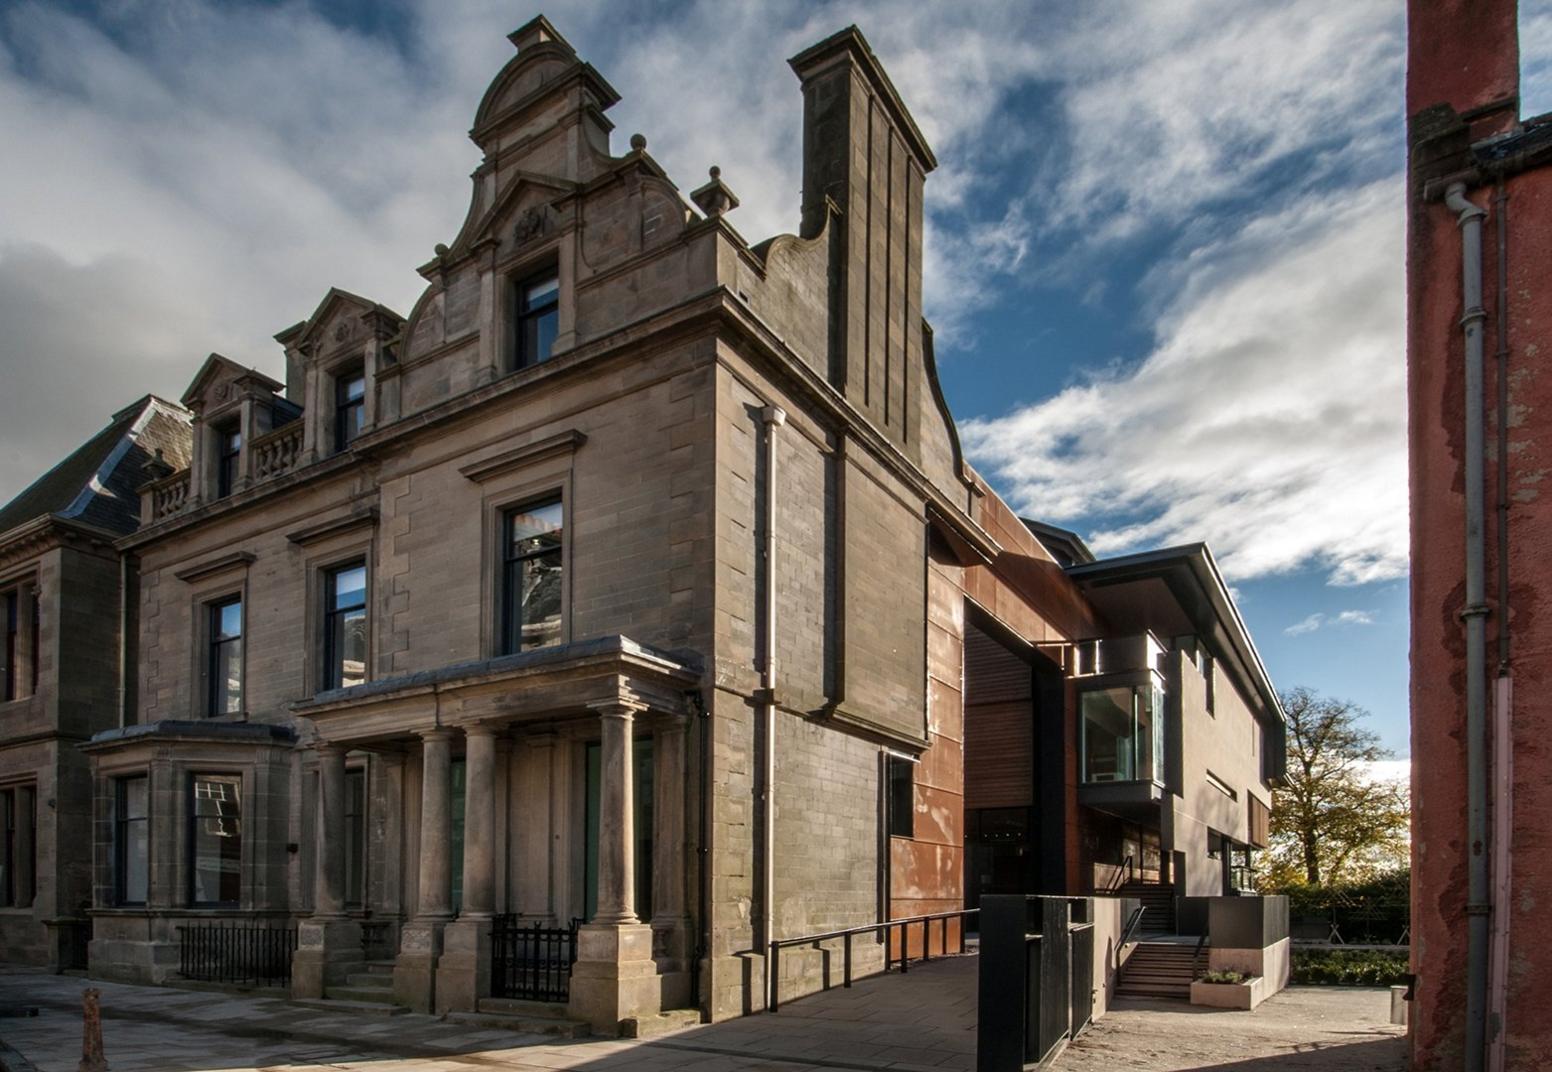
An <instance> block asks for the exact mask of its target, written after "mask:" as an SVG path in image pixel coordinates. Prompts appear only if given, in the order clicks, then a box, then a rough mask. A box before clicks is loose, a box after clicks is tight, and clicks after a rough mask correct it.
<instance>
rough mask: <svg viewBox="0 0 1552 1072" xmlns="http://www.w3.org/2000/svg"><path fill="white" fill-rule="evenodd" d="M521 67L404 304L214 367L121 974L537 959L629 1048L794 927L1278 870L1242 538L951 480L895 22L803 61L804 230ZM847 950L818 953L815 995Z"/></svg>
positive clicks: (116, 898) (800, 973)
mask: <svg viewBox="0 0 1552 1072" xmlns="http://www.w3.org/2000/svg"><path fill="white" fill-rule="evenodd" d="M511 40H512V43H513V45H514V46H515V48H516V55H515V56H514V57H513V58H512V59H511V61H510V62H509V63H508V64H507V65H506V67H505V68H503V70H502V71H501V72H500V73H499V74H498V75H497V76H496V79H495V81H494V82H493V83H492V84H491V86H490V89H489V90H488V92H487V93H486V95H485V98H484V100H483V101H482V102H481V103H480V106H479V109H478V111H477V113H476V115H475V120H474V125H473V129H472V131H471V137H472V138H473V139H474V141H475V142H476V144H477V145H479V147H480V148H481V150H482V152H483V154H484V158H483V161H482V163H481V164H480V166H479V168H478V169H477V170H476V171H475V173H474V176H473V191H472V196H471V202H470V207H469V212H468V215H467V218H466V219H465V222H464V224H463V226H462V228H461V230H460V231H459V233H458V234H457V235H456V236H455V237H453V238H452V240H451V242H449V243H448V244H447V245H445V246H438V247H437V249H436V252H435V255H434V256H433V257H432V259H431V260H429V261H428V262H427V263H426V264H424V265H422V266H421V268H420V273H421V275H422V276H423V277H424V278H425V280H426V287H425V290H424V292H423V293H422V295H421V297H420V299H419V300H418V301H417V302H416V303H415V305H414V307H413V308H412V309H410V310H409V313H408V316H400V315H399V314H398V313H396V312H394V311H392V310H389V309H387V308H384V307H383V306H381V305H379V304H376V303H374V302H372V301H370V300H368V299H364V298H360V297H357V296H356V295H353V294H349V293H346V292H344V291H339V290H333V291H330V292H329V293H328V294H327V295H325V296H324V298H323V300H322V301H321V302H320V303H319V305H318V306H317V308H316V309H315V310H314V311H313V313H312V315H311V316H309V317H308V318H307V319H306V320H304V321H302V322H301V323H298V324H296V325H294V326H292V327H290V328H287V329H286V330H284V331H282V332H281V333H280V334H279V335H278V336H277V337H276V338H277V340H278V342H279V343H280V344H281V346H282V347H283V348H284V351H285V382H284V383H282V382H279V381H277V380H274V379H271V378H270V377H268V376H266V375H264V374H262V373H260V372H257V371H255V370H253V369H249V368H244V367H242V366H240V365H238V364H236V363H234V362H232V361H229V360H227V359H225V358H223V357H220V356H219V355H212V356H211V357H210V358H209V359H208V360H207V361H206V362H205V363H204V365H203V367H202V368H200V370H199V371H198V373H197V375H196V376H195V377H194V378H193V380H192V382H191V384H190V386H189V388H188V391H187V392H186V393H185V395H184V396H183V398H182V405H183V406H184V407H187V410H188V411H189V412H190V413H192V415H193V420H192V439H191V444H192V445H191V452H190V457H189V460H188V464H187V466H186V467H182V466H179V467H176V469H175V471H171V472H164V473H160V474H159V475H156V478H155V479H153V480H151V481H150V482H149V483H148V484H146V485H145V486H144V488H143V497H142V514H141V517H140V519H139V520H140V524H139V526H138V528H136V529H135V531H133V532H132V533H130V534H128V535H126V536H124V537H123V538H122V539H120V540H119V541H118V544H117V547H118V549H119V551H120V552H121V554H122V555H123V556H125V559H126V560H127V561H128V560H132V561H133V562H134V564H135V572H136V577H137V586H136V596H135V598H134V599H133V600H132V601H131V610H132V612H133V614H132V618H133V621H134V623H135V626H134V627H135V635H136V644H135V648H136V650H135V657H134V659H133V660H132V662H130V663H129V664H127V665H129V666H130V667H131V673H130V682H131V683H132V685H133V695H134V699H135V703H134V707H133V710H132V711H131V712H127V713H126V714H125V716H124V717H123V718H121V719H117V720H114V719H110V720H109V724H108V725H106V726H103V727H94V728H98V729H100V732H97V733H96V735H95V736H94V737H93V738H92V739H91V741H90V742H89V743H86V744H85V745H84V746H83V748H82V749H81V751H82V752H84V753H85V754H86V755H88V756H89V757H90V761H91V765H92V771H93V786H94V788H93V803H92V808H93V815H94V816H95V825H94V827H93V830H94V831H95V833H94V835H93V838H94V843H95V848H94V859H93V879H92V883H93V890H94V893H93V903H94V905H95V907H94V908H93V910H92V913H91V916H92V921H93V933H92V941H91V966H92V971H93V972H94V974H99V975H102V976H106V977H113V978H122V979H135V980H144V981H153V982H154V981H163V980H171V979H175V978H177V977H178V976H179V975H180V974H186V972H187V967H188V964H187V960H186V959H185V958H186V957H187V956H188V955H189V950H190V946H191V942H192V941H193V938H192V937H191V936H192V935H194V933H195V932H196V931H199V932H200V933H202V934H203V933H207V932H208V931H209V928H210V927H211V924H212V921H225V922H226V923H227V924H229V925H232V926H236V927H240V928H243V929H244V930H252V931H255V932H262V933H264V934H265V935H269V934H272V933H273V932H275V931H277V930H279V931H284V929H285V928H286V927H288V926H289V925H290V924H291V923H292V922H293V921H299V926H298V927H297V934H296V939H295V940H296V949H295V954H294V959H293V961H292V962H291V966H290V971H289V985H290V986H291V989H292V991H293V993H295V994H298V995H306V996H314V997H316V996H324V995H328V996H334V997H355V998H364V997H368V998H377V999H381V1000H392V1001H396V1002H398V1003H400V1004H404V1005H407V1006H410V1007H413V1008H417V1009H426V1010H467V1009H474V1008H476V1007H478V1006H480V1004H481V1003H482V1002H489V1001H491V1000H492V999H495V998H500V997H501V996H503V995H505V996H508V997H516V996H528V997H532V996H534V995H533V993H532V991H534V990H535V988H536V987H537V986H538V984H537V983H536V981H535V980H536V979H538V977H539V976H543V977H544V986H545V987H549V988H550V989H549V990H547V991H546V993H545V995H544V996H548V997H550V998H552V999H553V998H563V999H564V1000H565V1001H566V1002H567V1005H568V1007H569V1009H570V1010H571V1012H572V1014H573V1015H574V1016H576V1017H578V1018H581V1019H585V1020H587V1021H588V1022H590V1023H591V1024H592V1025H593V1026H594V1027H595V1028H599V1029H602V1030H614V1029H615V1028H616V1027H617V1025H618V1024H619V1023H620V1022H621V1021H622V1020H626V1019H629V1018H633V1017H640V1016H647V1015H651V1014H654V1013H657V1012H659V1011H660V1010H672V1009H683V1008H699V1009H701V1010H703V1011H704V1013H705V1014H706V1015H708V1016H710V1017H713V1018H721V1017H726V1016H732V1015H738V1014H741V1013H743V1012H747V1011H750V1010H752V1009H757V1008H760V1007H761V1006H762V1005H763V1003H764V1001H765V995H766V993H768V989H767V981H766V979H765V971H766V964H765V952H766V950H767V949H768V947H769V942H770V941H771V940H772V939H774V938H790V937H795V936H801V935H805V934H813V933H818V932H824V931H830V930H835V929H838V928H844V927H850V926H858V925H863V924H868V923H875V922H877V921H879V920H881V919H885V918H898V917H902V916H909V915H921V914H926V913H932V912H939V911H942V912H949V911H957V910H960V909H962V908H964V907H965V905H966V900H967V897H969V898H971V899H972V900H973V899H974V898H975V897H977V896H979V894H980V893H982V892H1006V891H1009V890H1014V891H1017V890H1028V891H1031V892H1035V891H1049V892H1063V891H1072V892H1085V893H1086V892H1089V891H1091V890H1093V889H1094V888H1095V887H1096V885H1097V886H1098V887H1099V888H1100V889H1116V888H1120V887H1121V885H1122V884H1124V883H1125V882H1126V881H1128V880H1130V881H1135V882H1138V883H1143V884H1144V885H1148V886H1151V887H1153V888H1154V889H1160V888H1166V884H1167V889H1168V890H1178V891H1180V892H1190V893H1198V894H1200V893H1209V892H1222V891H1224V890H1226V889H1228V888H1232V886H1233V885H1234V883H1236V882H1239V883H1241V884H1242V883H1243V882H1244V875H1245V872H1246V870H1247V868H1248V851H1249V849H1250V848H1251V847H1252V846H1256V845H1261V844H1264V840H1265V829H1264V827H1265V816H1266V806H1267V804H1268V803H1269V802H1270V786H1271V784H1272V783H1273V782H1274V781H1275V779H1276V778H1277V777H1278V776H1279V774H1280V770H1281V767H1280V762H1279V761H1278V760H1277V759H1276V758H1275V757H1276V756H1278V755H1280V749H1281V726H1282V723H1281V711H1280V709H1279V708H1278V706H1277V700H1276V696H1275V693H1274V692H1273V691H1272V689H1271V686H1270V683H1269V682H1268V681H1267V678H1266V674H1265V671H1264V669H1263V668H1262V667H1261V663H1260V660H1259V658H1258V657H1257V655H1256V653H1255V649H1254V646H1253V644H1252V643H1251V641H1250V639H1249V636H1248V634H1247V633H1246V631H1245V629H1244V626H1243V623H1242V622H1241V621H1240V619H1239V616H1238V614H1237V612H1236V611H1235V610H1234V607H1233V603H1232V600H1230V598H1229V596H1228V594H1227V590H1226V588H1225V587H1224V586H1223V583H1222V581H1221V579H1220V578H1219V577H1218V574H1217V570H1216V567H1215V566H1214V565H1213V563H1212V559H1211V556H1210V555H1209V554H1208V553H1207V551H1206V549H1205V548H1203V547H1200V546H1198V547H1189V548H1179V549H1172V550H1170V551H1166V552H1160V553H1158V554H1154V555H1141V556H1131V557H1128V558H1125V559H1116V560H1110V561H1102V562H1095V561H1093V560H1092V556H1091V555H1089V554H1088V553H1087V550H1086V549H1085V548H1083V547H1082V544H1081V541H1078V540H1077V539H1076V538H1075V537H1072V536H1071V535H1070V534H1062V533H1060V531H1059V530H1053V529H1049V528H1048V527H1045V526H1037V525H1030V524H1026V523H1024V522H1022V521H1021V520H1020V519H1019V518H1018V517H1017V516H1016V515H1015V514H1014V513H1013V512H1012V511H1011V510H1010V509H1009V508H1008V506H1007V505H1006V504H1005V503H1003V502H1002V501H1001V500H1000V499H999V498H998V497H997V495H996V493H995V492H993V491H992V490H991V489H990V488H989V487H988V486H987V485H986V484H985V483H984V481H982V480H981V479H980V478H979V477H978V476H977V475H976V474H975V473H974V472H973V471H972V470H971V469H970V467H969V466H968V465H967V464H966V463H965V461H964V459H963V457H962V456H961V452H960V448H959V443H958V440H957V437H956V434H955V430H954V424H953V421H952V418H951V416H950V414H949V413H948V411H947V408H946V406H945V404H944V401H943V397H942V393H941V391H940V389H939V386H938V382H937V377H936V372H935V368H934V363H933V352H932V332H931V329H930V327H929V326H928V324H927V323H926V321H925V320H924V319H923V315H922V272H921V263H922V234H923V231H922V197H923V190H924V184H925V181H926V177H927V175H928V174H929V173H930V172H931V171H932V170H933V168H934V167H935V165H936V161H935V159H934V157H933V154H932V151H931V149H930V148H929V147H928V146H927V144H926V142H925V140H924V139H923V138H922V135H921V133H920V131H919V130H918V129H917V128H916V125H915V123H914V122H913V121H912V119H911V117H910V114H909V113H908V112H907V110H906V108H905V105H904V104H903V102H902V101H901V100H900V98H899V95H898V94H897V93H896V91H895V89H894V87H893V86H892V85H891V84H890V81H889V79H888V77H887V76H886V75H885V73H884V71H883V70H882V68H881V67H880V65H879V63H878V61H877V59H876V58H875V57H874V55H873V54H872V52H871V51H870V49H869V48H868V46H867V44H866V42H865V41H864V40H863V38H862V36H861V34H860V33H858V32H857V31H856V30H855V29H848V30H845V31H842V32H841V33H838V34H836V35H834V36H833V37H831V38H828V39H827V40H825V41H823V42H821V43H819V44H817V45H815V46H814V47H812V48H810V49H808V50H806V51H804V52H803V53H801V54H800V55H798V56H796V57H794V58H793V60H792V61H791V64H792V68H793V70H794V72H795V74H796V75H797V78H798V80H799V82H800V84H801V88H802V94H803V109H804V137H803V144H804V160H803V171H804V194H803V200H802V204H801V206H800V208H801V225H800V229H799V232H798V233H797V234H795V235H792V234H789V235H780V236H777V237H775V238H772V239H768V240H766V241H763V242H760V243H758V244H753V245H752V244H750V243H749V242H748V241H747V240H746V239H745V238H744V237H743V236H742V235H740V234H739V232H738V231H737V230H736V229H735V227H734V226H733V224H732V223H731V222H730V218H729V213H730V212H731V211H732V210H733V209H735V208H736V206H737V203H738V202H737V198H736V196H735V195H734V193H733V191H732V189H730V187H729V185H728V184H726V183H724V181H723V179H722V177H721V175H720V174H719V172H718V171H717V170H716V169H715V168H713V169H712V171H711V175H710V179H709V181H708V182H706V183H705V184H703V185H701V186H699V187H698V188H697V189H695V190H694V191H693V192H691V193H690V194H689V196H688V199H686V197H684V196H682V195H681V193H680V192H679V189H678V188H677V187H676V186H675V185H674V184H673V183H672V182H671V181H670V179H669V178H668V176H666V175H665V174H664V172H663V170H662V169H661V168H660V167H659V165H658V164H657V163H656V162H655V161H654V160H653V158H652V157H651V156H650V155H649V153H648V152H647V148H646V140H645V139H644V138H642V137H640V136H639V135H637V136H634V137H632V138H631V139H630V147H629V149H628V151H626V152H624V153H623V155H618V156H617V155H613V152H612V150H611V137H610V127H611V124H610V122H609V120H608V119H607V118H606V117H605V112H606V111H607V110H608V108H609V107H610V106H611V105H612V104H614V103H615V101H616V100H617V99H618V95H617V93H616V92H615V90H614V89H613V88H612V87H611V86H610V85H609V83H608V82H607V81H605V80H604V78H603V76H602V75H600V74H599V72H597V71H596V70H594V69H593V68H592V67H591V66H590V65H588V64H587V63H586V62H584V61H582V60H581V59H580V58H579V57H578V56H577V55H576V53H575V52H574V51H573V49H572V48H571V46H570V45H569V44H568V43H567V42H566V41H565V39H564V38H563V37H561V35H560V34H559V33H557V32H556V30H555V29H554V27H553V26H551V25H550V23H549V22H547V21H546V20H544V19H543V18H539V19H536V20H534V21H533V22H530V23H529V24H527V25H526V26H524V27H523V28H522V29H520V30H518V31H517V32H515V33H514V34H512V35H511ZM730 170H732V169H730ZM967 771H968V772H970V777H969V778H968V779H967ZM136 824H138V825H136ZM967 824H968V826H967ZM971 827H973V829H972V828H971ZM1236 868H1237V870H1236ZM1167 899H1168V897H1167V893H1166V900H1167ZM574 924H575V926H573V925H574ZM957 926H958V925H957V922H956V923H955V924H954V925H953V927H952V928H950V929H949V930H948V931H946V932H945V936H946V937H948V939H949V940H950V941H952V940H953V937H954V934H955V932H956V931H957ZM263 940H264V941H269V940H271V939H270V938H268V937H266V938H264V939H263ZM915 940H917V941H919V940H920V937H919V936H918V937H917V938H916V939H915ZM941 940H942V938H940V937H938V936H936V935H935V937H934V939H933V941H935V942H938V941H941ZM255 941H259V939H255ZM557 950H558V951H559V952H557ZM884 953H885V950H884V947H883V946H882V945H880V944H879V943H878V942H877V941H876V940H873V941H869V942H859V943H858V949H857V955H858V957H859V963H860V964H861V965H863V966H868V965H871V966H873V967H876V966H878V964H879V963H880V962H881V961H882V959H883V956H884ZM573 955H574V957H575V963H574V965H571V964H570V958H571V957H572V956H573ZM557 957H558V958H560V959H561V960H562V961H564V962H565V966H564V968H563V970H562V971H561V972H560V975H562V976H563V979H560V980H557V979H555V978H554V977H553V973H552V971H551V969H552V968H553V964H554V961H555V959H556V958H557ZM823 969H824V958H823V957H822V956H821V954H819V953H818V952H817V951H809V952H807V953H805V952H803V951H796V950H795V951H792V952H790V953H789V955H787V956H784V957H783V959H782V962H781V975H782V979H781V980H780V983H781V985H782V987H783V993H795V992H798V991H799V990H802V989H803V988H805V987H811V986H813V985H815V984H816V982H817V980H818V979H819V977H820V973H821V972H822V971H823Z"/></svg>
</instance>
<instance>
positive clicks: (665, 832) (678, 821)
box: [652, 715, 692, 1008]
mask: <svg viewBox="0 0 1552 1072" xmlns="http://www.w3.org/2000/svg"><path fill="white" fill-rule="evenodd" d="M688 725H689V719H688V718H686V717H685V716H684V715H669V716H666V717H664V718H663V719H662V721H660V722H659V723H658V725H657V730H656V732H655V733H654V734H653V745H652V757H653V765H654V769H653V775H652V816H653V826H654V827H655V829H654V830H653V832H652V937H653V943H652V944H653V951H654V953H655V954H656V959H657V965H658V970H659V971H660V972H662V974H663V1004H664V1005H665V1006H666V1007H668V1008H680V1007H682V1006H685V1005H688V1004H689V1001H690V975H689V973H690V968H691V965H690V957H691V956H692V951H691V948H690V917H689V913H688V912H687V911H686V910H685V892H684V891H685V887H686V884H687V883H688V881H689V872H688V868H687V864H686V858H685V796H686V792H687V787H688V785H689V781H688V778H687V777H686V772H687V770H688V766H689V764H688V759H687V739H688V732H687V727H688Z"/></svg>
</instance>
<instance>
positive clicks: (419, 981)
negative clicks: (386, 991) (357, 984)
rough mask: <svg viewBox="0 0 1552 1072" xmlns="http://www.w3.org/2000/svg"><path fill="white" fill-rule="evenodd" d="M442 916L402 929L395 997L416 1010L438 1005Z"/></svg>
mask: <svg viewBox="0 0 1552 1072" xmlns="http://www.w3.org/2000/svg"><path fill="white" fill-rule="evenodd" d="M446 926H447V923H445V922H444V921H442V920H435V921H427V920H415V921H413V922H410V923H406V924H405V925H404V926H403V927H402V928H401V929H400V931H399V955H398V956H397V957H395V958H394V962H393V1000H394V1002H395V1004H398V1005H403V1006H404V1007H405V1008H408V1009H412V1010H414V1011H415V1012H427V1013H429V1012H433V1011H435V1007H436V982H437V979H436V967H437V961H438V960H439V959H440V958H441V956H442V931H443V929H444V928H445V927H446Z"/></svg>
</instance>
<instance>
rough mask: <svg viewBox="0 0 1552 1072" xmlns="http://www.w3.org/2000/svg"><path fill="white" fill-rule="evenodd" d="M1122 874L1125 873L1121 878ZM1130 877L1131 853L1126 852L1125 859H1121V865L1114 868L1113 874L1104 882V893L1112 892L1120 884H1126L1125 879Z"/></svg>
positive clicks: (1120, 885)
mask: <svg viewBox="0 0 1552 1072" xmlns="http://www.w3.org/2000/svg"><path fill="white" fill-rule="evenodd" d="M1122 875H1125V876H1126V878H1125V879H1123V878H1122V877H1121V876H1122ZM1131 877H1132V854H1131V853H1127V854H1126V859H1124V860H1122V861H1121V866H1120V867H1118V868H1116V873H1115V875H1114V876H1113V877H1112V878H1111V879H1110V881H1109V882H1107V883H1105V892H1106V893H1114V892H1115V891H1116V890H1118V889H1120V888H1121V887H1122V886H1124V885H1126V882H1127V880H1129V879H1130V878H1131Z"/></svg>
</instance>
